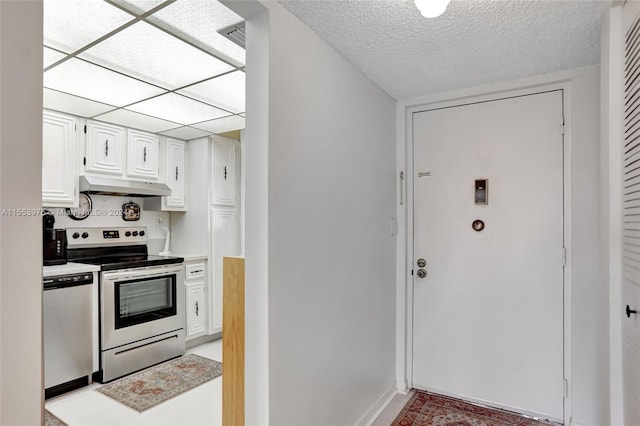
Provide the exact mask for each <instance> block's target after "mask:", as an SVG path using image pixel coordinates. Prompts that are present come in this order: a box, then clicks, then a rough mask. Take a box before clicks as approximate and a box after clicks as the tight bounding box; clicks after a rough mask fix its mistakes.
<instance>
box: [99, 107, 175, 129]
mask: <svg viewBox="0 0 640 426" xmlns="http://www.w3.org/2000/svg"><path fill="white" fill-rule="evenodd" d="M95 119H96V120H101V121H106V122H107V123H113V124H119V125H121V126H125V127H131V128H133V129H139V130H145V131H147V132H152V133H158V132H161V131H163V130H167V129H173V128H175V127H176V126H178V125H179V124H178V123H172V122H171V121H166V120H161V119H159V118H156V117H150V116H148V115H144V114H138V113H137V112H133V111H127V110H125V109H118V110H116V111H111V112H108V113H106V114H103V115H100V116H98V117H95Z"/></svg>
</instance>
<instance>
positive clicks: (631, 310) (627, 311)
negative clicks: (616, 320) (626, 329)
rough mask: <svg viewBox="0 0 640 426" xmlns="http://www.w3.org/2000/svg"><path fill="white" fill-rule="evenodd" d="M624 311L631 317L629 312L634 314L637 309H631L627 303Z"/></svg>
mask: <svg viewBox="0 0 640 426" xmlns="http://www.w3.org/2000/svg"><path fill="white" fill-rule="evenodd" d="M625 312H626V313H627V318H631V314H633V315H635V314H637V313H638V311H637V310H635V309H631V308H630V307H629V305H627V309H625Z"/></svg>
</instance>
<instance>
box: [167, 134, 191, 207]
mask: <svg viewBox="0 0 640 426" xmlns="http://www.w3.org/2000/svg"><path fill="white" fill-rule="evenodd" d="M185 150H186V143H185V142H183V141H179V140H175V139H167V157H166V167H167V170H166V174H165V176H166V183H167V185H168V186H169V188H171V195H170V196H168V197H165V205H166V207H175V208H185V207H186V205H185V197H184V193H185V178H186V173H185V172H186V170H185V161H184V159H185Z"/></svg>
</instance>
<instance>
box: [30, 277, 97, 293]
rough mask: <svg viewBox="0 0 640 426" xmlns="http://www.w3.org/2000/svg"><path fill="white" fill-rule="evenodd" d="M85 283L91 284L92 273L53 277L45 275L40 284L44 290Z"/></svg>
mask: <svg viewBox="0 0 640 426" xmlns="http://www.w3.org/2000/svg"><path fill="white" fill-rule="evenodd" d="M87 284H93V273H82V274H70V275H57V276H55V277H45V278H43V279H42V286H43V287H44V290H45V291H46V290H53V289H57V288H67V287H77V286H80V285H87Z"/></svg>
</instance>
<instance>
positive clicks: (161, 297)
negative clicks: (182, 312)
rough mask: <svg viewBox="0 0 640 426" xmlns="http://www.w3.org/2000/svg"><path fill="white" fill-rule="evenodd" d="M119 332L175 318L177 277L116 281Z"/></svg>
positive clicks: (116, 310) (117, 325)
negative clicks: (150, 322)
mask: <svg viewBox="0 0 640 426" xmlns="http://www.w3.org/2000/svg"><path fill="white" fill-rule="evenodd" d="M114 284H115V312H116V318H115V320H116V324H115V325H116V329H119V328H123V327H129V326H132V325H136V324H141V323H144V322H149V321H155V320H158V319H162V318H166V317H170V316H174V315H176V312H177V310H176V276H175V275H167V276H162V277H153V278H140V279H136V280H129V281H117V282H115V283H114Z"/></svg>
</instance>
